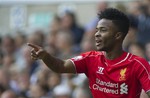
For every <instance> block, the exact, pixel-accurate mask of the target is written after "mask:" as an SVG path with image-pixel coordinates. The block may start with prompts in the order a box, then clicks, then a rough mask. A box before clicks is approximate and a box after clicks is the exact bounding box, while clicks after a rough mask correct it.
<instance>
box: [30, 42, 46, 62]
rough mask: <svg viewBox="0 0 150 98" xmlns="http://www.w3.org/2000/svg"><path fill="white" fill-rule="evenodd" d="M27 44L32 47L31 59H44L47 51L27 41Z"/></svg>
mask: <svg viewBox="0 0 150 98" xmlns="http://www.w3.org/2000/svg"><path fill="white" fill-rule="evenodd" d="M27 45H28V46H30V47H31V48H32V50H31V59H33V60H37V59H44V58H45V56H46V55H47V52H46V51H45V50H44V49H43V48H42V47H40V46H38V45H35V44H31V43H27Z"/></svg>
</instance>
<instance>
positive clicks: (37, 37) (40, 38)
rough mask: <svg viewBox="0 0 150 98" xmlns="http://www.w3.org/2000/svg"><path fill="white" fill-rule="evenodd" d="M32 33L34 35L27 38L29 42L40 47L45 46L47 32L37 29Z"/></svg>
mask: <svg viewBox="0 0 150 98" xmlns="http://www.w3.org/2000/svg"><path fill="white" fill-rule="evenodd" d="M31 33H32V34H31V35H29V36H28V38H27V42H29V43H34V44H36V45H39V46H43V45H44V41H45V40H44V39H45V36H44V33H45V32H44V31H43V30H41V29H35V30H33V32H31Z"/></svg>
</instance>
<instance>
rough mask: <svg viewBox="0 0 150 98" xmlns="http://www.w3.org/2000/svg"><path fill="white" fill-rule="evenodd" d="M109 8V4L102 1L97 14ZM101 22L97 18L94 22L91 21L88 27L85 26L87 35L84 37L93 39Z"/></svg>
mask: <svg viewBox="0 0 150 98" xmlns="http://www.w3.org/2000/svg"><path fill="white" fill-rule="evenodd" d="M107 7H108V2H105V1H100V2H98V3H97V5H96V12H97V13H96V14H98V13H100V12H101V11H103V10H104V9H106V8H107ZM98 21H99V18H98V17H97V16H96V17H95V18H94V19H93V20H92V21H90V22H89V23H88V24H87V25H86V26H85V35H84V36H89V38H93V37H94V34H95V32H96V26H97V23H98Z"/></svg>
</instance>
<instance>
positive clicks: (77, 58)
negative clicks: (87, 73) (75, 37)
mask: <svg viewBox="0 0 150 98" xmlns="http://www.w3.org/2000/svg"><path fill="white" fill-rule="evenodd" d="M82 58H83V57H82V56H76V57H74V58H73V59H74V60H75V61H77V60H81V59H82Z"/></svg>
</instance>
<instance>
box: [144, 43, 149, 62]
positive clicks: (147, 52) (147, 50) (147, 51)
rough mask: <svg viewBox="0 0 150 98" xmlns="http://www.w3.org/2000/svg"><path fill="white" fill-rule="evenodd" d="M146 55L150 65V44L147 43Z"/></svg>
mask: <svg viewBox="0 0 150 98" xmlns="http://www.w3.org/2000/svg"><path fill="white" fill-rule="evenodd" d="M145 55H146V57H147V60H148V61H149V63H150V42H148V43H146V45H145Z"/></svg>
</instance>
